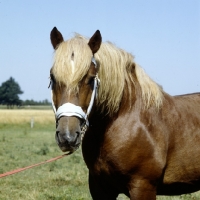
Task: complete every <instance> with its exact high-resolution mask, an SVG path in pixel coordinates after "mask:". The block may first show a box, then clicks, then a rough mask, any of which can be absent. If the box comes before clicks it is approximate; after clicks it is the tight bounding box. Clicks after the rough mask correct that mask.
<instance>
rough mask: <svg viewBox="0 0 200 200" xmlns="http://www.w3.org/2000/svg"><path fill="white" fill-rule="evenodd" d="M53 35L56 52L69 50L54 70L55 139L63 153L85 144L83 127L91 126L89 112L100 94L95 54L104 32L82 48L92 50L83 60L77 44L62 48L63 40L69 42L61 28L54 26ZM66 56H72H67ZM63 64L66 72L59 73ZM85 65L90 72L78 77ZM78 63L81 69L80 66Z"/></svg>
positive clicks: (52, 40) (52, 75)
mask: <svg viewBox="0 0 200 200" xmlns="http://www.w3.org/2000/svg"><path fill="white" fill-rule="evenodd" d="M50 38H51V43H52V45H53V48H54V49H55V53H56V52H57V51H62V50H61V49H64V51H65V53H66V52H67V53H68V55H64V54H63V55H61V56H60V57H62V58H59V59H60V60H62V61H61V62H57V61H55V62H54V65H53V67H52V68H51V71H50V78H51V88H52V105H53V109H54V112H55V117H56V134H55V139H56V142H57V144H58V146H59V147H60V149H61V150H62V151H63V152H66V151H69V152H74V151H75V150H76V149H77V148H78V147H79V145H80V143H81V137H82V133H83V132H84V131H83V129H85V128H86V127H87V126H88V125H89V122H88V115H89V114H90V111H91V109H92V107H93V104H94V100H95V96H96V93H97V87H98V77H97V74H98V64H97V62H96V60H95V58H94V54H95V53H96V52H97V51H98V50H99V48H100V45H101V40H102V39H101V34H100V31H98V30H97V31H96V32H95V33H94V35H93V36H92V37H91V38H90V40H89V42H87V44H85V45H84V49H81V51H83V52H85V51H87V52H88V53H87V56H86V57H85V59H87V60H86V62H84V61H82V60H81V58H80V57H81V55H80V54H81V53H80V52H81V51H80V50H77V51H76V49H77V47H73V45H71V44H68V43H66V44H65V45H64V44H63V45H64V48H63V47H62V43H65V42H64V40H63V36H62V34H61V33H60V32H59V31H58V30H57V28H53V30H52V31H51V34H50ZM79 48H81V47H79ZM61 54H62V53H61ZM66 57H68V58H69V59H65V58H66ZM56 62H57V63H56ZM63 63H65V64H63ZM77 63H79V64H77ZM81 63H82V64H81ZM85 63H87V64H85ZM59 65H63V67H62V70H63V71H62V70H61V71H60V72H58V70H59V69H60V68H59ZM81 65H86V66H85V72H86V73H85V74H83V73H82V74H80V76H79V77H78V78H77V77H76V76H77V73H80V71H81ZM66 66H67V67H66ZM77 66H79V67H80V69H79V68H78V69H77ZM56 68H59V69H56ZM69 68H70V69H69Z"/></svg>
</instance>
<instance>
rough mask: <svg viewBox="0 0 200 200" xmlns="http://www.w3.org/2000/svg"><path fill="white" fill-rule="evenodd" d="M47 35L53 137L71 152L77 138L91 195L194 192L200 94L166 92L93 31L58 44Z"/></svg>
mask: <svg viewBox="0 0 200 200" xmlns="http://www.w3.org/2000/svg"><path fill="white" fill-rule="evenodd" d="M50 38H51V43H52V45H53V47H54V49H55V57H54V63H53V67H52V68H51V71H50V75H51V86H52V102H53V109H54V112H55V114H56V122H57V124H56V136H55V137H56V141H57V143H58V145H59V147H60V149H61V150H62V151H64V152H66V151H69V152H71V153H72V152H74V151H75V150H76V149H77V148H78V147H79V145H80V144H81V141H82V152H83V158H84V160H85V163H86V165H87V167H88V170H89V189H90V193H91V196H92V198H93V199H94V200H114V199H116V198H117V196H118V195H119V194H120V193H123V194H125V195H127V196H128V197H130V199H132V200H133V199H137V200H155V199H156V195H180V194H184V193H191V192H195V191H197V190H199V189H200V93H195V94H187V95H180V96H170V95H169V94H167V93H165V92H164V91H163V90H162V88H161V87H160V86H159V85H158V84H156V83H155V82H154V81H153V80H152V79H151V78H150V77H149V76H148V75H147V74H146V73H145V72H144V70H143V69H142V68H141V67H140V66H139V65H138V64H136V63H135V62H134V58H133V56H132V55H131V54H130V53H127V52H126V51H124V50H122V49H119V48H117V47H116V46H115V45H113V44H111V43H109V42H105V43H102V37H101V34H100V31H98V30H97V31H96V32H95V33H94V35H93V36H92V37H91V38H90V39H87V38H85V37H83V36H81V35H78V34H76V35H75V36H74V37H73V38H71V39H69V40H67V41H64V40H63V36H62V34H61V33H60V32H59V31H58V30H57V28H56V27H55V28H53V30H52V31H51V34H50ZM99 80H100V83H99ZM86 129H87V130H86ZM82 137H83V139H82V140H81V138H82Z"/></svg>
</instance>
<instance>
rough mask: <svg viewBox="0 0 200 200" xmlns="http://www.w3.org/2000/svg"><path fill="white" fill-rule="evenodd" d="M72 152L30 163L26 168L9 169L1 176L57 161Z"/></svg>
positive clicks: (0, 175)
mask: <svg viewBox="0 0 200 200" xmlns="http://www.w3.org/2000/svg"><path fill="white" fill-rule="evenodd" d="M70 154H71V152H70V153H68V154H63V155H61V156H57V157H55V158H51V159H49V160H46V161H44V162H40V163H37V164H34V165H30V166H27V167H24V168H19V169H15V170H12V171H9V172H6V173H3V174H0V178H2V177H5V176H10V175H12V174H16V173H19V172H21V171H24V170H27V169H30V168H33V167H36V166H39V165H42V164H46V163H49V162H53V161H55V160H58V159H61V158H63V157H65V156H68V155H70Z"/></svg>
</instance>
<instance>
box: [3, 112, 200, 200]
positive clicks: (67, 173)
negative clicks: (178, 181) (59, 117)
mask: <svg viewBox="0 0 200 200" xmlns="http://www.w3.org/2000/svg"><path fill="white" fill-rule="evenodd" d="M32 118H34V126H33V128H31V126H30V125H31V119H32ZM54 132H55V123H54V115H53V112H52V111H51V110H48V109H42V110H35V109H33V110H27V109H26V110H24V109H23V110H21V109H20V110H5V109H4V110H0V163H1V164H0V174H1V173H4V172H7V171H10V170H13V169H17V168H21V167H26V166H29V165H32V164H35V163H39V162H42V161H45V160H48V159H50V158H53V157H56V156H58V155H62V152H61V151H60V150H59V148H58V147H57V144H56V142H55V139H54V134H55V133H54ZM87 174H88V171H87V168H86V166H85V163H84V162H83V159H82V154H81V151H80V149H79V150H78V151H77V152H75V153H73V154H72V155H70V156H67V157H64V158H62V159H60V160H57V161H55V162H52V163H48V164H45V165H41V166H38V167H35V168H32V169H29V170H26V171H23V172H20V173H18V174H14V175H11V176H7V177H3V178H1V179H0V200H11V199H17V200H91V197H90V194H89V189H88V182H87ZM127 199H128V198H126V197H125V196H124V195H120V196H119V197H118V200H127ZM157 199H158V200H179V199H185V200H191V199H200V193H194V194H192V195H182V196H179V197H158V198H157Z"/></svg>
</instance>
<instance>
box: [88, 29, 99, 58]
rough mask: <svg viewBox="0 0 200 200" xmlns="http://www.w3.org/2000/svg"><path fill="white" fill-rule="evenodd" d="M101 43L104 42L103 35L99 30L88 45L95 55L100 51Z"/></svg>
mask: <svg viewBox="0 0 200 200" xmlns="http://www.w3.org/2000/svg"><path fill="white" fill-rule="evenodd" d="M101 41H102V37H101V33H100V31H99V30H97V31H96V32H95V33H94V35H93V36H92V37H91V38H90V41H89V42H88V45H89V47H90V49H91V50H92V53H93V54H95V53H96V52H97V51H98V50H99V48H100V46H101Z"/></svg>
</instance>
